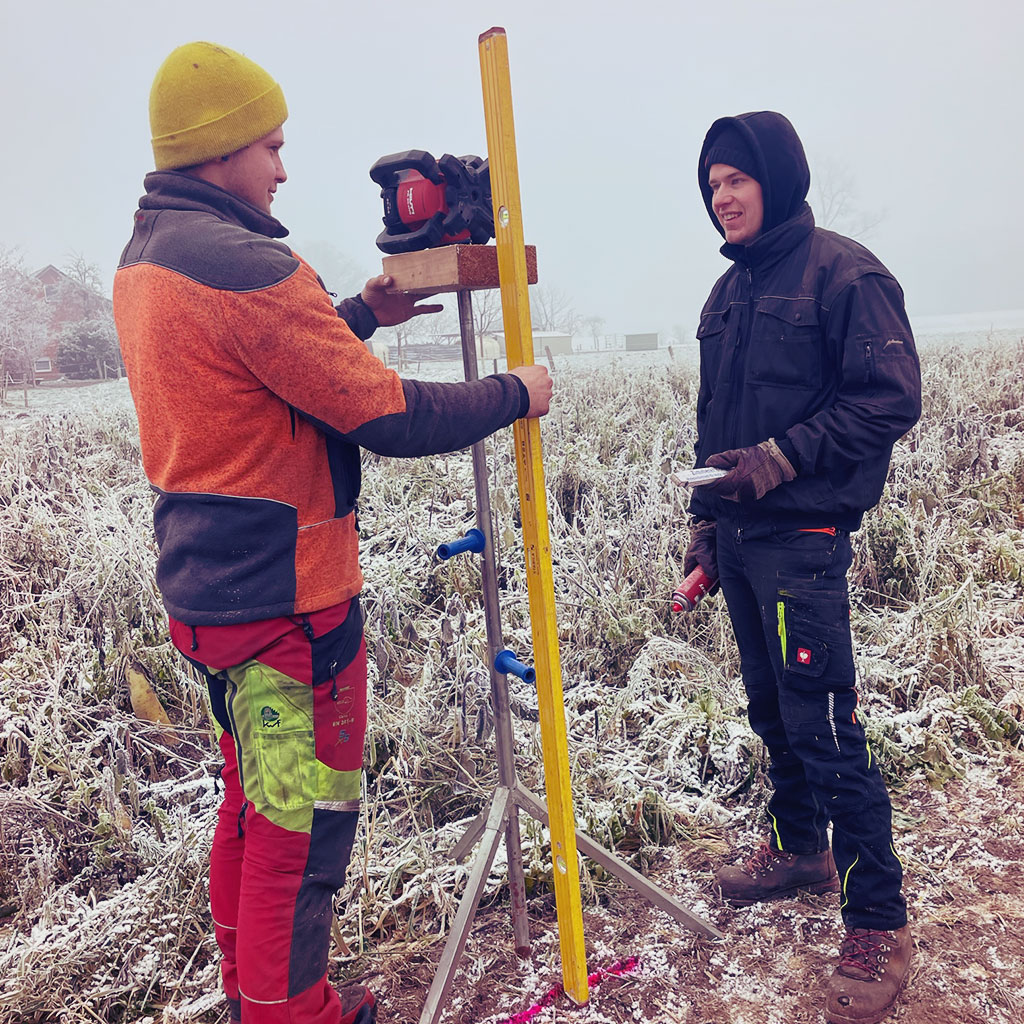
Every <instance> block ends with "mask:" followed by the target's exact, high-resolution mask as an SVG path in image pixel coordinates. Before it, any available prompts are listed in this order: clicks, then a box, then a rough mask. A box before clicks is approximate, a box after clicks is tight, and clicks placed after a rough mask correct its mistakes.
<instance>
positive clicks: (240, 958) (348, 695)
mask: <svg viewBox="0 0 1024 1024" xmlns="http://www.w3.org/2000/svg"><path fill="white" fill-rule="evenodd" d="M332 668H333V666H332ZM226 675H227V677H228V680H229V683H228V688H227V710H228V715H229V717H230V719H231V725H232V732H233V733H234V736H235V740H236V742H237V750H238V754H239V757H240V765H239V767H240V773H239V774H240V782H241V787H242V791H243V792H244V798H245V801H246V810H245V840H244V845H243V850H244V857H243V861H242V866H241V875H240V886H239V888H238V891H237V892H238V895H237V906H238V916H237V926H238V931H237V937H236V944H235V950H234V954H235V955H234V961H235V965H236V969H237V975H236V977H237V986H238V992H239V994H240V997H241V1008H242V1020H243V1021H244V1024H341V1022H342V1020H343V1017H342V1012H341V1001H340V999H339V997H338V994H337V993H336V992H335V990H334V988H333V987H332V986H331V985H330V984H329V983H328V981H327V961H328V951H329V947H330V926H331V921H332V917H333V908H332V897H333V894H334V892H335V891H336V890H337V889H338V888H339V887H340V886H341V885H342V883H343V881H344V876H345V869H346V867H347V865H348V860H349V856H350V855H351V850H352V842H353V839H354V835H355V828H356V823H357V821H358V816H359V811H358V808H359V799H358V797H359V787H360V776H361V767H362V752H363V738H364V735H365V721H366V653H365V645H363V644H362V643H360V644H359V646H358V653H357V654H356V656H355V657H354V659H353V660H352V662H351V663H350V664H348V665H347V666H346V667H345V668H343V669H341V670H340V671H337V672H335V673H334V674H333V675H331V676H330V677H329V678H328V681H327V682H325V683H320V684H318V685H316V686H313V685H311V683H310V682H307V681H305V680H303V679H296V678H294V677H293V676H290V675H288V674H287V673H285V672H282V671H280V670H279V669H276V668H273V667H271V666H269V665H267V664H262V663H259V662H255V661H253V662H247V663H245V664H243V665H239V666H235V667H234V668H231V669H228V670H226ZM218 828H220V826H218Z"/></svg>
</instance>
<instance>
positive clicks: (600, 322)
mask: <svg viewBox="0 0 1024 1024" xmlns="http://www.w3.org/2000/svg"><path fill="white" fill-rule="evenodd" d="M583 324H584V326H585V327H586V328H587V329H588V330H589V331H590V336H591V338H593V339H594V347H595V348H596V347H597V346H598V345H599V344H600V341H601V328H602V327H604V317H603V316H598V315H597V314H596V313H592V314H591V315H590V316H585V317H584V318H583Z"/></svg>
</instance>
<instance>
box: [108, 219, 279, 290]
mask: <svg viewBox="0 0 1024 1024" xmlns="http://www.w3.org/2000/svg"><path fill="white" fill-rule="evenodd" d="M135 263H150V264H154V265H156V266H159V267H164V268H165V269H167V270H172V271H175V272H176V273H179V274H183V275H184V276H185V277H188V278H190V279H191V280H193V281H196V282H197V283H199V284H202V285H206V286H207V287H210V288H216V289H219V290H223V291H236V292H244V291H259V290H260V289H263V288H270V287H272V286H273V285H275V284H279V283H280V282H281V281H284V280H286V279H287V278H289V277H291V276H292V274H294V273H295V272H296V270H298V268H299V261H298V260H297V259H296V258H295V256H293V255H292V252H291V250H290V249H289V248H288V246H287V245H285V244H284V243H283V242H278V241H276V240H275V239H273V238H268V237H267V236H266V235H261V234H258V233H256V232H254V231H249V230H248V229H247V228H244V227H242V226H241V225H238V224H234V223H231V222H230V221H225V220H221V219H220V218H219V217H217V216H215V215H214V214H212V213H207V212H204V211H196V210H139V211H138V213H137V214H136V216H135V231H134V234H133V235H132V238H131V241H130V242H129V243H128V245H127V246H126V248H125V250H124V253H123V254H122V256H121V263H120V266H121V267H127V266H131V265H132V264H135Z"/></svg>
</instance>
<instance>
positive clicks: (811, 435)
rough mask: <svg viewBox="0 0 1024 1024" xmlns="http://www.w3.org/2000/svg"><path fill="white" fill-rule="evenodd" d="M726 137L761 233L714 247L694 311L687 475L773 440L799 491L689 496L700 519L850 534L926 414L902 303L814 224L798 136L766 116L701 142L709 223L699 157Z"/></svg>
mask: <svg viewBox="0 0 1024 1024" xmlns="http://www.w3.org/2000/svg"><path fill="white" fill-rule="evenodd" d="M725 127H731V128H733V129H734V130H736V131H739V132H740V135H741V138H742V139H743V140H744V141H746V142H747V144H748V145H749V147H750V149H751V151H752V153H753V155H754V158H755V160H756V161H757V172H756V173H755V174H754V175H753V176H754V177H755V178H756V179H757V180H758V182H759V183H760V185H761V190H762V194H763V198H764V223H763V226H762V231H761V234H760V235H759V236H758V237H757V238H756V239H755V240H754V241H753V242H752V243H751V244H750V245H730V244H726V245H723V246H722V249H721V252H722V255H724V256H725V257H727V258H728V259H730V260H732V261H733V265H732V267H730V269H729V270H727V271H726V273H725V274H724V275H723V276H722V277H721V278H720V279H719V280H718V282H717V284H716V285H715V287H714V288H713V289H712V291H711V295H710V296H709V298H708V300H707V302H706V303H705V305H704V309H703V311H702V312H701V318H700V326H699V328H698V330H697V338H698V339H699V341H700V392H699V395H698V398H697V450H696V455H697V458H696V465H698V466H703V465H705V462H706V460H707V457H708V456H709V455H712V454H714V453H715V452H721V451H726V450H728V449H733V448H743V447H747V446H749V445H756V444H758V443H759V442H760V441H765V440H767V439H768V438H770V437H774V438H775V440H776V441H777V442H778V444H779V447H780V448H781V449H782V451H783V452H784V453H785V455H786V456H787V458H788V459H789V461H790V462H791V463H792V464H793V467H794V468H795V469H796V471H797V476H796V479H795V480H793V481H791V482H790V483H784V484H781V485H780V486H779V487H777V488H775V489H774V490H772V491H769V492H768V493H767V494H766V495H765V496H764V497H763V498H762V499H761V500H760V501H756V502H748V503H737V502H735V501H728V500H726V499H723V498H719V497H717V496H715V495H711V494H708V493H707V492H706V491H702V490H701V488H699V487H698V488H695V489H694V492H693V498H692V500H691V503H690V511H691V513H693V515H695V516H696V517H697V518H698V519H712V520H718V519H727V520H730V521H741V522H742V521H755V520H756V521H765V520H768V521H771V522H773V523H775V524H777V525H778V526H780V527H782V528H787V527H792V528H798V527H822V526H836V527H839V528H841V529H846V530H855V529H857V528H858V527H859V526H860V521H861V517H862V515H863V513H864V512H865V511H866V510H867V509H869V508H871V507H873V506H874V505H875V504H877V502H878V499H879V497H880V496H881V494H882V488H883V486H884V485H885V478H886V475H887V473H888V469H889V459H890V457H891V455H892V446H893V444H894V443H895V442H896V441H897V440H898V439H899V438H900V437H901V436H902V435H903V434H905V433H906V432H907V431H908V430H909V429H910V428H911V427H912V426H913V425H914V424H915V423H916V422H917V420H918V417H919V416H920V414H921V372H920V364H919V362H918V358H917V351H916V349H915V346H914V338H913V334H912V333H911V329H910V323H909V321H908V319H907V314H906V310H905V309H904V305H903V291H902V289H901V288H900V286H899V284H898V283H897V281H896V279H895V278H894V277H893V276H892V275H891V274H890V273H889V271H888V270H886V268H885V267H884V266H882V264H881V263H880V262H879V261H878V260H877V259H876V258H875V257H874V256H873V255H872V254H871V253H870V252H868V250H867V249H865V248H864V247H863V246H862V245H859V244H858V243H857V242H854V241H852V240H851V239H849V238H845V237H843V236H842V235H838V234H836V233H835V232H832V231H826V230H824V229H822V228H816V227H815V226H814V217H813V215H812V213H811V208H810V207H809V206H808V205H807V203H806V202H805V198H806V196H807V190H808V188H809V187H810V172H809V170H808V167H807V160H806V158H805V156H804V151H803V146H802V145H801V144H800V139H799V137H798V136H797V134H796V131H795V130H794V129H793V126H792V125H791V124H790V123H789V121H788V120H786V118H784V117H783V116H782V115H781V114H776V113H773V112H771V111H762V112H759V113H752V114H741V115H740V116H739V117H726V118H721V119H719V120H718V121H716V122H715V123H714V124H713V125H712V126H711V128H710V130H709V131H708V134H707V137H706V138H705V140H704V146H703V147H702V149H701V156H700V163H699V165H698V171H697V180H698V182H699V184H700V189H701V193H702V194H703V196H704V202H705V205H706V206H707V209H708V214H709V216H710V217H711V220H712V223H714V225H715V226H716V228H717V229H718V231H719V232H720V233H721V234H723V235H724V231H723V229H722V227H721V225H720V224H719V222H718V218H717V217H716V216H715V214H714V210H713V208H712V198H711V189H710V186H709V185H708V171H707V168H706V167H705V166H704V164H705V155H706V154H707V152H708V150H709V149H710V147H711V145H712V144H713V142H714V140H715V137H716V136H717V135H718V134H719V133H720V132H721V131H722V129H723V128H725Z"/></svg>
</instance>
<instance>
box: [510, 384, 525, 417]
mask: <svg viewBox="0 0 1024 1024" xmlns="http://www.w3.org/2000/svg"><path fill="white" fill-rule="evenodd" d="M509 376H510V377H511V378H512V379H513V380H514V381H515V382H516V383H517V384H518V385H519V414H518V415H517V416H516V419H517V420H521V419H522V418H523V417H524V416H525V415H526V414H527V413H528V412H529V411H530V390H529V388H527V386H526V385H525V384H524V383H523V379H522V377H517V376H516V375H515V374H514V373H510V374H509Z"/></svg>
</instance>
